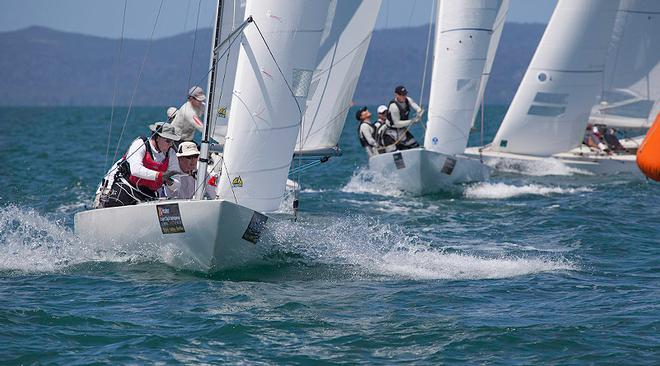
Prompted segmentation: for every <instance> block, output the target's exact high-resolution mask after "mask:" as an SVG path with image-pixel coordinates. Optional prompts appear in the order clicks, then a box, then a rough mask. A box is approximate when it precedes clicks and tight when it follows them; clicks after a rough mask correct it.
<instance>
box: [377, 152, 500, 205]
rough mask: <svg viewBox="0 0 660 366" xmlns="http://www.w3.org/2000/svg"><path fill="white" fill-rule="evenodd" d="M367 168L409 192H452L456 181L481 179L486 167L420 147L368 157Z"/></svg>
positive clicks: (474, 161)
mask: <svg viewBox="0 0 660 366" xmlns="http://www.w3.org/2000/svg"><path fill="white" fill-rule="evenodd" d="M369 168H370V169H371V170H374V171H377V172H379V173H381V174H382V175H384V176H385V177H387V178H390V177H392V181H393V182H395V183H396V185H397V186H398V187H399V188H400V189H402V190H404V191H407V192H410V193H412V194H428V193H437V192H443V191H445V192H446V191H453V190H454V189H455V185H456V184H461V183H469V182H477V181H483V180H486V179H488V178H489V177H490V168H489V167H488V166H486V165H484V164H483V163H481V162H480V161H479V159H474V158H470V157H466V156H462V155H446V154H442V153H439V152H435V151H429V150H426V149H424V148H421V147H420V148H415V149H410V150H403V151H394V152H390V153H384V154H379V155H374V156H372V157H370V158H369Z"/></svg>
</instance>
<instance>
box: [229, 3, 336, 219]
mask: <svg viewBox="0 0 660 366" xmlns="http://www.w3.org/2000/svg"><path fill="white" fill-rule="evenodd" d="M328 6H329V0H326V1H320V0H315V1H305V0H248V1H247V3H246V6H245V14H246V15H248V16H252V17H253V19H254V24H253V25H250V26H248V27H246V28H245V30H244V33H243V40H242V43H241V47H240V54H239V57H238V67H237V69H236V82H235V84H234V97H233V99H232V102H231V107H230V121H231V122H230V123H229V128H228V131H227V137H226V143H225V149H224V165H223V170H222V176H221V177H220V180H219V185H218V196H219V197H220V198H222V199H226V200H229V201H236V202H238V204H240V205H243V206H246V207H248V208H251V209H253V210H257V211H262V212H270V211H275V210H277V209H278V208H279V205H280V201H281V198H282V196H283V194H284V186H285V182H286V178H287V174H288V171H289V165H290V163H291V156H292V155H293V151H294V147H295V144H296V141H295V140H296V136H298V132H299V127H300V121H301V118H302V115H303V113H304V112H305V110H304V107H305V101H306V99H307V96H308V91H309V85H310V82H311V77H312V73H313V71H314V68H315V67H316V60H317V55H318V50H319V44H320V42H321V34H322V33H323V23H319V19H326V18H327V13H328ZM260 31H261V32H260ZM262 34H263V37H264V38H265V42H264V40H263V39H262ZM271 52H272V56H271ZM273 57H274V58H275V60H276V62H275V61H274V60H273ZM280 72H281V73H282V74H283V75H282V74H281V73H280ZM283 77H284V78H285V79H284V78H283ZM289 87H290V89H289ZM292 93H293V95H295V99H294V97H293V96H292Z"/></svg>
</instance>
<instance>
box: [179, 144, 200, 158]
mask: <svg viewBox="0 0 660 366" xmlns="http://www.w3.org/2000/svg"><path fill="white" fill-rule="evenodd" d="M192 155H199V150H197V144H195V143H194V142H190V141H186V142H182V143H181V144H179V148H178V149H177V151H176V156H177V157H182V156H192Z"/></svg>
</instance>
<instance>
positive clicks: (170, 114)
mask: <svg viewBox="0 0 660 366" xmlns="http://www.w3.org/2000/svg"><path fill="white" fill-rule="evenodd" d="M178 111H179V110H178V109H176V107H169V108H167V118H168V119H172V118H174V116H175V115H176V112H178Z"/></svg>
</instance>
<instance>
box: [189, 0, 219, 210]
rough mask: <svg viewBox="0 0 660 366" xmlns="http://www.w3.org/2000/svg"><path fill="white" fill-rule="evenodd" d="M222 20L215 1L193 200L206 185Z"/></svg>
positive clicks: (200, 194)
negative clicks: (204, 108) (206, 93)
mask: <svg viewBox="0 0 660 366" xmlns="http://www.w3.org/2000/svg"><path fill="white" fill-rule="evenodd" d="M221 19H222V0H217V6H216V9H215V27H214V28H213V44H212V47H211V61H210V67H211V74H210V75H209V80H208V84H207V86H206V90H207V91H208V94H209V95H208V98H207V99H208V104H207V105H206V114H205V115H204V133H203V134H202V143H201V149H200V152H199V167H198V168H197V181H196V183H195V199H196V200H201V199H202V198H204V191H205V189H204V188H205V185H206V167H207V166H208V163H209V125H210V123H209V121H210V120H211V116H212V115H213V114H212V113H213V89H214V87H215V86H214V83H215V74H216V68H215V66H216V64H217V62H218V58H217V52H218V46H219V44H220V26H221V24H220V23H221V21H220V20H221Z"/></svg>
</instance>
